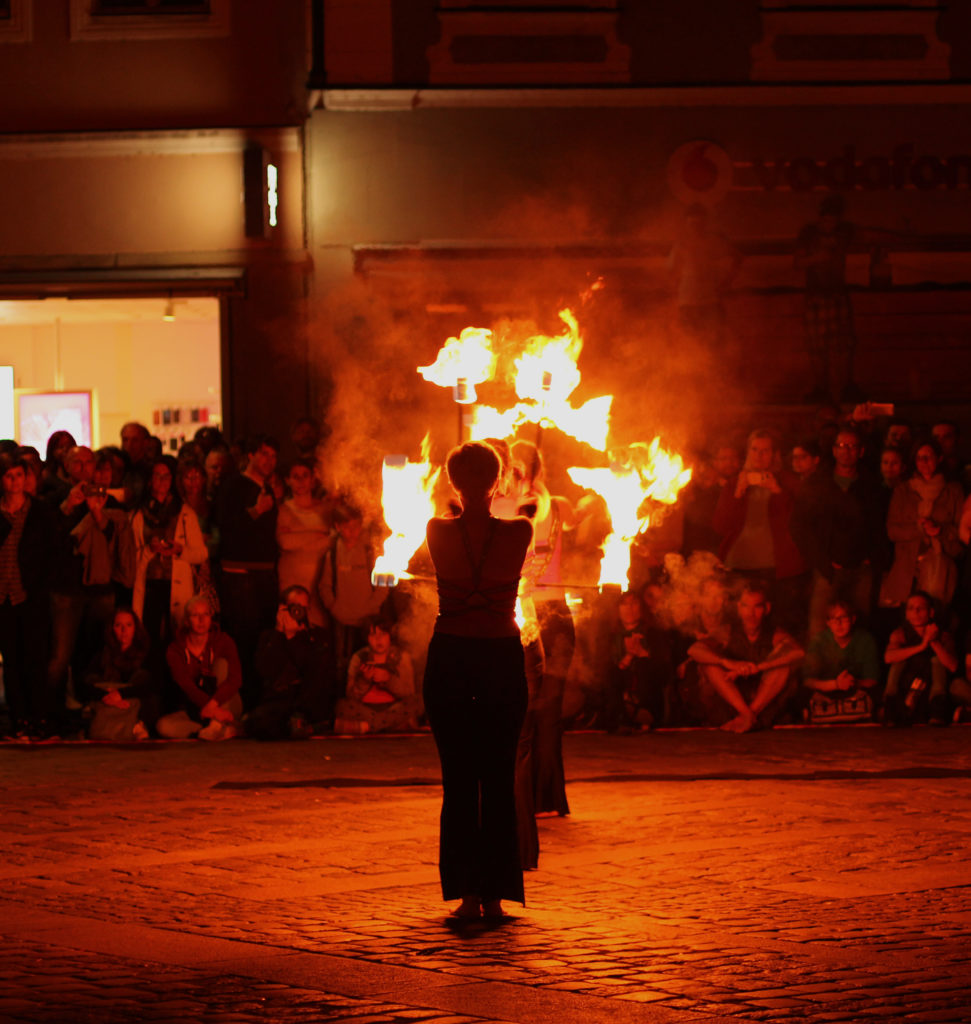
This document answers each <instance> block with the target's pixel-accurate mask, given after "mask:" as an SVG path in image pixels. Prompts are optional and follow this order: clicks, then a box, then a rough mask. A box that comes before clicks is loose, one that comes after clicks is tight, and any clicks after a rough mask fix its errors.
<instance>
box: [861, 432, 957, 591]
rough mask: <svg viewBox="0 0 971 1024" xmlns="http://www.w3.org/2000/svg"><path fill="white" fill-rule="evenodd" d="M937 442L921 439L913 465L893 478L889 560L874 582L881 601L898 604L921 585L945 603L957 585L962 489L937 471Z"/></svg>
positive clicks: (888, 522) (888, 529) (888, 523)
mask: <svg viewBox="0 0 971 1024" xmlns="http://www.w3.org/2000/svg"><path fill="white" fill-rule="evenodd" d="M940 461H941V454H940V449H939V448H938V446H937V442H936V441H933V440H928V441H922V442H921V443H920V444H918V446H917V450H916V452H915V454H914V465H915V471H914V473H913V475H912V476H911V478H910V479H909V480H908V481H907V482H906V483H902V484H898V485H897V487H896V488H895V490H894V492H893V497H892V498H891V500H890V510H889V512H888V513H887V535H888V537H889V538H890V540H891V541H893V544H894V553H893V565H892V566H891V567H890V570H889V572H888V573H887V575H886V578H885V579H884V581H883V586H882V587H881V588H880V604H881V605H882V606H883V607H895V608H896V607H900V606H901V605H902V604H903V603H904V601H906V599H907V595H908V594H910V592H911V591H912V590H923V591H926V592H927V593H928V594H929V595H930V596H931V598H933V599H934V600H935V601H939V602H940V603H941V604H942V605H947V604H948V602H949V601H950V600H951V598H952V596H953V595H954V590H955V587H956V586H957V578H958V570H957V562H956V559H957V557H958V556H959V555H960V554H961V550H962V545H961V540H960V535H959V530H958V527H959V523H960V519H961V510H962V507H963V505H964V492H963V491H962V490H961V485H960V484H958V483H956V482H955V481H953V480H952V481H948V480H946V479H945V478H944V474H943V473H942V472H941V471H940V468H939V467H940Z"/></svg>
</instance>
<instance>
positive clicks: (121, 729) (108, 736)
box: [88, 697, 142, 743]
mask: <svg viewBox="0 0 971 1024" xmlns="http://www.w3.org/2000/svg"><path fill="white" fill-rule="evenodd" d="M126 699H127V700H128V707H127V708H119V707H116V706H115V705H113V704H105V703H104V702H103V701H98V703H97V704H95V706H94V714H93V715H92V716H91V722H90V724H89V725H88V739H90V740H109V741H112V742H115V743H118V742H123V741H126V740H130V739H132V738H133V734H134V729H135V723H136V722H137V721H138V716H139V713H140V712H141V709H142V705H141V701H139V700H138V698H137V697H128V698H126Z"/></svg>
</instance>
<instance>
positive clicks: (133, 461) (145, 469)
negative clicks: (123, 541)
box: [121, 421, 154, 508]
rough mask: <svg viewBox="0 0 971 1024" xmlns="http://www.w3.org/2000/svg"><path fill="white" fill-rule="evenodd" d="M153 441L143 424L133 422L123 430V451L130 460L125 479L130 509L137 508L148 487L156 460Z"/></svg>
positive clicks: (126, 498)
mask: <svg viewBox="0 0 971 1024" xmlns="http://www.w3.org/2000/svg"><path fill="white" fill-rule="evenodd" d="M151 439H152V435H151V434H150V433H149V432H148V427H146V426H145V425H144V424H142V423H136V422H134V421H132V422H131V423H126V424H125V425H124V426H123V427H122V428H121V450H122V451H123V452H124V453H125V455H126V456H127V458H128V471H127V472H126V473H125V479H124V487H125V505H126V507H128V508H137V506H138V505H139V504H140V502H141V500H142V496H143V495H144V493H145V489H146V487H147V486H148V478H149V476H150V475H151V472H152V461H153V458H154V455H153V453H152V450H151V445H150V441H151Z"/></svg>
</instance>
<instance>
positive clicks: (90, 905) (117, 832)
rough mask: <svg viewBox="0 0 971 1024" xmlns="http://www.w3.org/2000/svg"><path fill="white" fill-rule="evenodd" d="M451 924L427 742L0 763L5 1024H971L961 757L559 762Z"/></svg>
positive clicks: (786, 739)
mask: <svg viewBox="0 0 971 1024" xmlns="http://www.w3.org/2000/svg"><path fill="white" fill-rule="evenodd" d="M565 749H566V761H567V773H568V777H569V796H570V803H571V808H572V815H571V817H569V818H566V819H542V820H541V821H540V839H541V844H542V854H541V858H540V866H539V870H538V871H536V872H532V873H530V874H529V875H528V876H527V899H528V905H527V907H526V908H524V909H520V908H510V909H511V910H513V912H514V913H515V915H516V917H515V919H514V920H513V921H511V922H510V923H508V924H504V925H502V926H500V927H495V928H486V927H485V926H481V925H479V926H473V927H470V928H468V929H466V930H464V931H463V932H461V933H456V932H455V931H453V930H450V929H449V928H448V927H447V926H446V924H445V920H444V918H445V909H446V908H445V907H444V905H443V904H442V903H441V900H440V894H439V890H438V885H437V872H436V867H435V861H436V857H437V848H436V843H437V836H436V832H437V815H438V805H439V799H440V791H439V788H438V768H437V761H436V758H435V752H434V746H433V744H432V741H431V739H430V737H428V736H427V735H423V736H416V737H402V738H386V739H378V738H366V739H356V740H342V739H326V740H313V741H310V742H306V743H288V744H284V743H279V744H258V743H255V742H252V741H234V742H232V743H226V744H215V745H205V744H199V743H194V742H185V743H159V744H147V745H145V746H138V747H128V748H125V747H120V746H117V747H116V746H110V745H98V744H82V743H78V744H63V745H53V746H43V745H41V746H29V747H27V746H19V745H12V744H4V745H2V746H0V787H2V795H0V821H2V823H3V828H2V832H0V879H2V896H0V1021H3V1022H6V1021H11V1022H12V1021H27V1022H35V1021H51V1022H62V1021H63V1022H72V1024H73V1022H86V1021H91V1022H94V1021H97V1022H99V1024H101V1022H115V1021H118V1022H122V1021H143V1020H144V1021H175V1020H178V1021H182V1022H186V1024H192V1022H195V1021H200V1022H202V1021H204V1022H206V1024H209V1022H214V1024H236V1022H239V1024H242V1022H249V1021H280V1022H291V1021H294V1022H296V1021H353V1022H357V1024H372V1022H375V1024H376V1022H382V1021H390V1022H426V1021H427V1022H430V1024H461V1022H473V1021H521V1022H528V1024H533V1022H535V1024H540V1022H547V1021H557V1022H560V1021H563V1022H567V1024H569V1022H572V1021H577V1022H579V1021H583V1022H585V1024H586V1022H600V1021H608V1022H610V1021H618V1022H628V1021H648V1022H655V1021H657V1022H667V1021H670V1022H681V1021H685V1022H687V1021H690V1022H694V1024H699V1022H707V1021H727V1020H735V1021H838V1022H843V1021H867V1020H875V1021H971V994H969V993H971V862H969V861H968V858H967V846H968V836H969V831H971V728H965V727H956V728H952V729H948V730H931V729H914V730H909V731H906V732H896V731H885V730H880V729H870V728H857V729H830V730H825V729H783V730H776V731H773V732H766V733H758V734H753V735H749V736H741V737H738V736H726V735H723V734H721V733H713V732H670V733H660V734H655V735H649V736H648V735H641V736H631V737H606V736H603V735H600V734H573V735H569V736H567V737H566V741H565Z"/></svg>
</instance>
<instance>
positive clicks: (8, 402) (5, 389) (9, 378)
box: [0, 366, 14, 437]
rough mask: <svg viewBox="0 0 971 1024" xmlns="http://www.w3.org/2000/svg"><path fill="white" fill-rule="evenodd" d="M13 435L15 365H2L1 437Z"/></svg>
mask: <svg viewBox="0 0 971 1024" xmlns="http://www.w3.org/2000/svg"><path fill="white" fill-rule="evenodd" d="M13 436H14V415H13V367H12V366H0V437H13Z"/></svg>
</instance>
